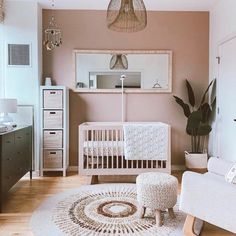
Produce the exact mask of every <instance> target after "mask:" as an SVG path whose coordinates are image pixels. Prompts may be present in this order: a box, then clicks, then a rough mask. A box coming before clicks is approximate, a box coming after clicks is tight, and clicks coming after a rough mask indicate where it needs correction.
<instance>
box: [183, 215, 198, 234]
mask: <svg viewBox="0 0 236 236" xmlns="http://www.w3.org/2000/svg"><path fill="white" fill-rule="evenodd" d="M195 220H196V218H195V217H194V216H191V215H187V218H186V220H185V223H184V228H183V231H184V236H197V234H195V233H194V223H195Z"/></svg>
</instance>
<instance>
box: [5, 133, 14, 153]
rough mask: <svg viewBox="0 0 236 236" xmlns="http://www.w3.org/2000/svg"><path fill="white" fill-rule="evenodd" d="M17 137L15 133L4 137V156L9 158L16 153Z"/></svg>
mask: <svg viewBox="0 0 236 236" xmlns="http://www.w3.org/2000/svg"><path fill="white" fill-rule="evenodd" d="M14 145H15V136H14V133H9V134H5V135H3V138H2V154H3V156H8V155H9V154H11V153H13V152H14V147H15V146H14Z"/></svg>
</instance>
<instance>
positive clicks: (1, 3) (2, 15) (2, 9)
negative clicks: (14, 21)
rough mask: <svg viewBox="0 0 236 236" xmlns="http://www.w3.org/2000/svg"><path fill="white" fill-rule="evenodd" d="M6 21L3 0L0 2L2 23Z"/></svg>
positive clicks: (0, 19)
mask: <svg viewBox="0 0 236 236" xmlns="http://www.w3.org/2000/svg"><path fill="white" fill-rule="evenodd" d="M3 20H4V6H3V0H0V23H1V22H3Z"/></svg>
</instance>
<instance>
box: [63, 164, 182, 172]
mask: <svg viewBox="0 0 236 236" xmlns="http://www.w3.org/2000/svg"><path fill="white" fill-rule="evenodd" d="M171 170H172V171H184V170H186V167H185V165H172V166H171ZM68 171H69V172H75V171H78V166H69V167H68Z"/></svg>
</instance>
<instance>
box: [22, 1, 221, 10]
mask: <svg viewBox="0 0 236 236" xmlns="http://www.w3.org/2000/svg"><path fill="white" fill-rule="evenodd" d="M18 1H19V0H18ZM28 1H32V2H35V1H36V2H39V3H40V4H41V5H42V7H43V8H51V4H52V0H28ZM218 1H220V0H144V3H145V5H146V8H147V10H153V11H209V10H210V9H211V8H212V7H213V6H214V5H215V4H216V3H217V2H218ZM54 2H55V8H56V9H90V10H105V9H107V6H108V4H109V0H54Z"/></svg>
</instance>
